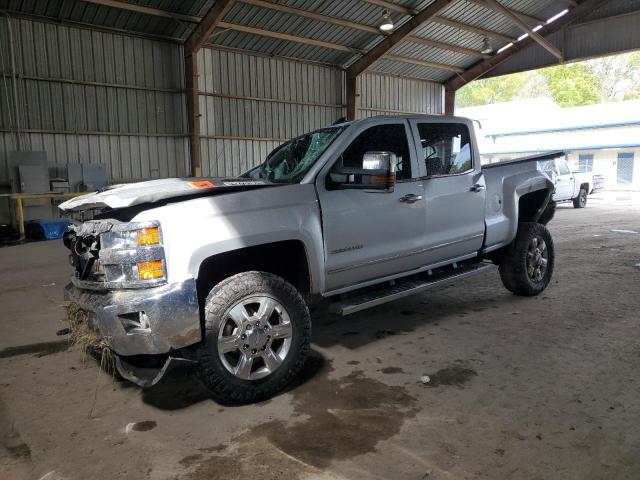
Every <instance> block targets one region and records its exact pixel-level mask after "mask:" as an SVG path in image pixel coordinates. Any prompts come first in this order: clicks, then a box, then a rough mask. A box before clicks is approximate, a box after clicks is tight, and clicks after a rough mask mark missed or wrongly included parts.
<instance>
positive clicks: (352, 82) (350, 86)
mask: <svg viewBox="0 0 640 480" xmlns="http://www.w3.org/2000/svg"><path fill="white" fill-rule="evenodd" d="M346 83H347V120H355V119H356V117H357V115H358V109H359V108H360V91H359V90H360V89H359V86H360V82H359V80H358V77H353V76H351V77H350V76H348V75H347V77H346Z"/></svg>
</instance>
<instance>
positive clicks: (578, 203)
mask: <svg viewBox="0 0 640 480" xmlns="http://www.w3.org/2000/svg"><path fill="white" fill-rule="evenodd" d="M586 206H587V191H586V190H585V189H584V188H581V189H580V193H578V196H577V197H576V198H574V199H573V208H584V207H586Z"/></svg>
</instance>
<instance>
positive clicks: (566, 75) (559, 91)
mask: <svg viewBox="0 0 640 480" xmlns="http://www.w3.org/2000/svg"><path fill="white" fill-rule="evenodd" d="M540 75H542V76H543V77H544V78H546V80H547V87H548V89H549V92H550V93H551V96H552V97H553V99H554V100H555V101H556V103H557V104H558V105H560V106H561V107H579V106H582V105H593V104H594V103H599V101H600V91H601V89H602V87H601V85H602V80H601V79H600V78H598V77H597V76H596V75H595V74H594V72H593V69H592V68H591V67H590V66H589V65H587V64H586V63H573V64H567V65H558V66H557V67H551V68H545V69H543V70H541V71H540Z"/></svg>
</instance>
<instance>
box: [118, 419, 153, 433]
mask: <svg viewBox="0 0 640 480" xmlns="http://www.w3.org/2000/svg"><path fill="white" fill-rule="evenodd" d="M157 425H158V424H157V423H156V422H154V421H153V420H145V421H143V422H132V423H127V426H126V427H125V428H124V431H125V432H126V433H131V432H148V431H149V430H153V429H154V428H156V426H157Z"/></svg>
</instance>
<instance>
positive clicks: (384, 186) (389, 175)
mask: <svg viewBox="0 0 640 480" xmlns="http://www.w3.org/2000/svg"><path fill="white" fill-rule="evenodd" d="M396 162H397V158H396V155H395V154H394V153H392V152H367V153H365V154H364V156H363V157H362V168H349V167H342V166H341V167H338V168H335V169H334V170H333V171H332V172H331V173H330V178H331V182H332V183H333V184H334V185H335V186H337V188H343V189H345V188H354V189H363V190H384V191H387V192H393V187H394V185H395V183H396Z"/></svg>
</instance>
